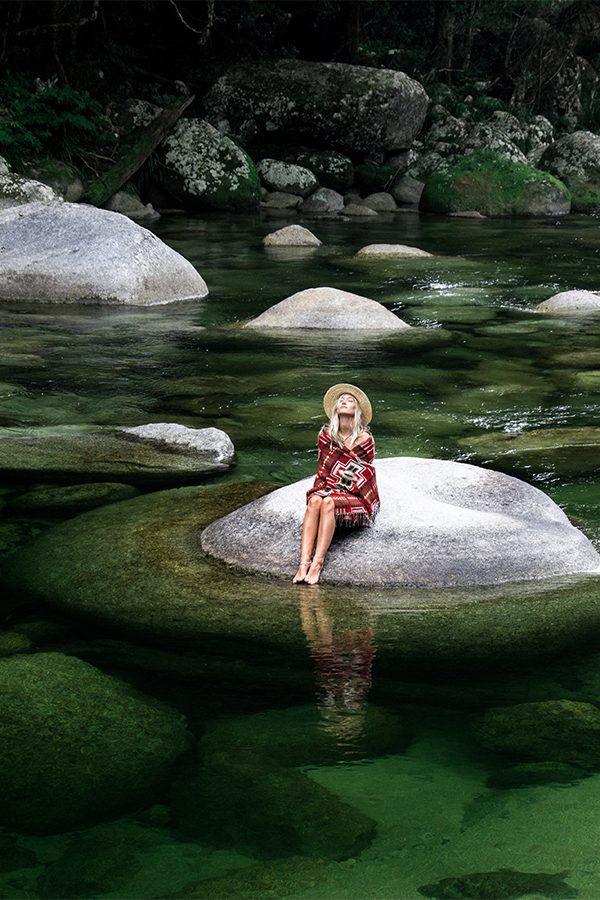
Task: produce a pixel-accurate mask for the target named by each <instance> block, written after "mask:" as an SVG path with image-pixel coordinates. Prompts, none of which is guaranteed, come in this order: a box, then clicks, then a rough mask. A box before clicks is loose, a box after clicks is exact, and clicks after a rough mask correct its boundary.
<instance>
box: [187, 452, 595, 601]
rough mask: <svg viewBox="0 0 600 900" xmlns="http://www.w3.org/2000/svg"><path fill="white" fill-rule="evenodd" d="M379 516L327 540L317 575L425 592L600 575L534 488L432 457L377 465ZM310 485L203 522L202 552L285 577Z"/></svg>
mask: <svg viewBox="0 0 600 900" xmlns="http://www.w3.org/2000/svg"><path fill="white" fill-rule="evenodd" d="M376 469H377V478H378V481H379V491H380V495H381V497H382V506H381V512H380V514H379V516H378V518H377V520H376V522H375V524H374V526H373V527H372V528H367V529H358V530H352V531H351V532H350V533H348V534H347V535H346V536H345V537H344V538H343V539H340V540H338V541H337V542H335V543H334V544H333V545H332V547H331V549H330V551H329V554H328V556H327V560H326V563H325V568H324V570H323V578H324V580H327V581H334V582H338V583H344V584H373V585H375V584H379V585H382V584H383V585H406V586H410V587H420V588H432V587H450V586H453V585H468V584H471V585H476V584H479V585H481V584H502V583H504V582H510V581H524V580H527V579H536V578H550V577H552V576H556V575H563V574H570V573H575V572H600V555H599V554H598V553H597V552H596V551H595V550H594V548H593V546H592V544H591V543H590V541H589V540H588V539H587V538H586V537H585V535H583V534H582V533H581V531H579V530H578V529H577V528H574V527H573V526H572V525H571V523H570V522H569V520H568V519H567V517H566V516H565V514H564V513H563V511H562V510H561V509H560V507H558V506H557V505H556V503H554V502H553V501H552V500H551V499H550V498H549V497H547V496H546V495H545V494H544V493H542V491H540V490H538V489H537V488H534V487H532V486H531V485H529V484H526V483H525V482H522V481H519V480H518V479H516V478H511V477H510V476H507V475H504V474H502V473H500V472H494V471H490V470H488V469H480V468H477V467H476V466H470V465H465V464H463V463H455V462H447V461H442V460H436V459H411V458H399V459H386V460H381V461H379V462H378V463H376ZM311 485H312V479H305V480H303V481H299V482H296V483H295V484H291V485H288V486H287V487H283V488H279V490H277V491H274V492H273V493H272V494H269V495H268V496H266V497H261V498H260V499H259V500H255V501H254V502H253V503H250V504H248V505H247V506H245V507H243V508H242V509H239V510H236V511H235V512H233V513H230V514H229V515H228V516H225V517H224V518H223V519H219V520H217V521H216V522H213V524H212V525H209V526H208V528H206V529H205V531H204V532H203V533H202V546H203V548H204V550H205V551H206V552H207V553H210V554H212V555H213V556H216V557H218V558H219V559H223V560H225V561H226V562H227V563H229V564H233V565H237V566H240V567H241V568H243V569H247V570H250V571H254V572H262V573H268V574H271V575H282V576H283V575H287V573H288V572H289V571H291V569H292V568H293V565H294V561H295V560H296V559H297V556H298V546H299V541H300V533H301V529H302V518H303V515H304V508H305V495H306V491H307V489H308V488H309V487H310V486H311Z"/></svg>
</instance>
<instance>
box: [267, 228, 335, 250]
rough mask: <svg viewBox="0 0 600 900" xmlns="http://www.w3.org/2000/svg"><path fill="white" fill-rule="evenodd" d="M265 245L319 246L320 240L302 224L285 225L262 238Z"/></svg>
mask: <svg viewBox="0 0 600 900" xmlns="http://www.w3.org/2000/svg"><path fill="white" fill-rule="evenodd" d="M263 244H264V245H265V247H320V246H321V241H320V240H319V238H318V237H316V236H315V235H314V234H313V233H312V231H309V229H308V228H304V227H303V226H302V225H287V226H286V227H285V228H279V229H278V230H277V231H272V232H271V234H267V235H266V236H265V237H264V238H263Z"/></svg>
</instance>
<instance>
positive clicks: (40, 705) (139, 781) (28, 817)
mask: <svg viewBox="0 0 600 900" xmlns="http://www.w3.org/2000/svg"><path fill="white" fill-rule="evenodd" d="M0 686H1V690H0V707H1V715H0V747H1V753H2V769H1V771H0V788H1V790H2V798H3V802H2V809H1V811H0V818H1V820H2V824H3V825H4V826H6V827H8V828H11V829H14V830H17V831H33V832H57V831H65V830H68V829H70V828H73V827H76V826H78V825H81V824H84V823H88V822H90V821H93V820H95V819H97V818H101V817H103V816H109V815H113V814H114V813H115V812H117V811H118V810H123V809H131V808H135V806H136V805H137V804H139V803H143V802H147V800H148V793H149V792H150V791H151V790H152V789H153V788H154V787H155V786H156V785H157V784H159V783H160V782H161V781H162V780H163V779H164V778H165V777H166V776H167V774H168V772H169V770H170V767H171V765H172V763H173V761H174V760H175V759H176V758H177V757H178V756H179V755H180V754H182V753H183V752H184V751H185V750H186V749H187V747H188V743H189V735H188V732H187V729H186V726H185V721H184V719H183V717H182V716H181V715H180V714H179V713H177V712H175V711H174V710H172V709H169V708H168V707H167V706H165V705H164V704H162V703H159V702H158V701H156V700H153V699H150V698H149V697H147V696H144V695H143V694H140V693H138V692H137V691H135V690H133V688H131V687H129V686H128V685H125V684H123V683H122V682H120V681H118V680H117V679H116V678H112V677H110V676H108V675H104V674H103V673H102V672H99V671H98V670H97V669H94V668H93V667H92V666H89V665H87V663H83V662H81V661H80V660H78V659H74V658H71V657H66V656H63V655H61V654H59V653H36V654H33V655H27V656H13V657H11V658H9V659H4V660H0Z"/></svg>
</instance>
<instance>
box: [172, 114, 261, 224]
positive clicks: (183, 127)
mask: <svg viewBox="0 0 600 900" xmlns="http://www.w3.org/2000/svg"><path fill="white" fill-rule="evenodd" d="M159 153H160V156H161V158H162V161H163V163H164V165H162V166H160V168H159V170H158V171H159V180H160V184H161V186H162V187H164V188H165V190H167V191H168V193H169V194H170V195H171V196H172V197H174V198H175V200H177V202H178V203H181V204H182V205H183V206H184V207H186V208H188V207H190V208H192V209H195V208H199V209H224V210H228V209H231V210H236V209H255V208H256V207H257V206H258V202H259V200H260V183H259V180H258V175H257V173H256V169H255V168H254V163H253V162H252V160H251V159H250V157H249V156H248V154H247V153H246V152H245V150H242V148H241V147H239V146H238V145H237V144H235V143H234V142H233V141H232V140H230V139H229V138H228V137H226V136H225V135H224V134H221V132H220V131H218V130H217V129H216V128H213V127H212V125H209V123H208V122H205V121H204V120H203V119H180V120H179V122H178V123H177V125H175V127H174V128H173V130H172V131H170V132H169V134H168V135H167V137H166V138H165V139H164V140H163V141H162V143H161V144H160V148H159Z"/></svg>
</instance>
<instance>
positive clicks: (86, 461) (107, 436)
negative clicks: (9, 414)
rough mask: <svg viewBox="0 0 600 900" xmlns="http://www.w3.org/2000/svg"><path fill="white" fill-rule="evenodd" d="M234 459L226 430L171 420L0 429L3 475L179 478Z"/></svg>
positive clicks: (222, 466) (225, 465)
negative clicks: (82, 427)
mask: <svg viewBox="0 0 600 900" xmlns="http://www.w3.org/2000/svg"><path fill="white" fill-rule="evenodd" d="M233 455H234V447H233V444H232V443H231V440H230V439H229V437H228V435H227V434H225V432H224V431H221V430H220V429H218V428H186V427H184V426H183V425H176V424H174V423H171V422H168V423H153V424H151V425H140V426H138V427H135V428H105V429H89V430H86V431H81V430H75V429H65V430H60V429H53V428H30V429H23V430H21V431H17V432H15V431H14V430H12V429H6V430H5V431H2V430H0V471H3V472H12V473H17V472H18V473H19V474H21V475H25V474H29V475H32V476H33V475H38V476H39V475H45V476H48V475H51V474H52V475H59V476H60V475H71V476H73V475H79V476H87V477H89V478H95V477H98V476H112V477H115V476H116V477H125V478H130V479H133V480H136V481H138V480H145V479H148V478H157V477H158V478H169V477H175V478H177V477H182V476H185V475H191V474H195V475H198V474H203V473H208V472H218V471H222V470H223V469H226V468H228V467H229V465H230V464H231V462H232V460H233Z"/></svg>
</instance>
